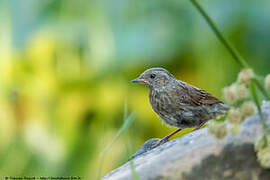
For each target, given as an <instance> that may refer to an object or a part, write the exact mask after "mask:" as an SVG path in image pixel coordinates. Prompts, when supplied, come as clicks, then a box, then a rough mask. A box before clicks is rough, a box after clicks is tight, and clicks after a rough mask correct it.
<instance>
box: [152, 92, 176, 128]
mask: <svg viewBox="0 0 270 180" xmlns="http://www.w3.org/2000/svg"><path fill="white" fill-rule="evenodd" d="M149 100H150V104H151V106H152V109H153V110H154V111H155V112H156V113H157V114H158V115H159V117H160V118H161V119H163V120H164V121H165V123H167V124H169V125H172V126H174V125H175V123H174V122H173V121H172V114H173V113H174V111H175V107H174V106H173V103H174V101H173V98H172V97H171V95H170V93H168V92H166V91H155V90H150V94H149Z"/></svg>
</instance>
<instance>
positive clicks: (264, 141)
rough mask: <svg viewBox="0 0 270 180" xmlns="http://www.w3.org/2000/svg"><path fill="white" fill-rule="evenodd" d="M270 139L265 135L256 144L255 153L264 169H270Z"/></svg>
mask: <svg viewBox="0 0 270 180" xmlns="http://www.w3.org/2000/svg"><path fill="white" fill-rule="evenodd" d="M269 140H270V138H269V135H263V136H261V137H260V138H259V139H257V141H256V143H255V151H256V152H257V158H258V161H259V162H260V165H261V166H262V167H263V168H270V146H269V143H270V141H269Z"/></svg>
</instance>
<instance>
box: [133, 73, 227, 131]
mask: <svg viewBox="0 0 270 180" xmlns="http://www.w3.org/2000/svg"><path fill="white" fill-rule="evenodd" d="M133 82H139V83H142V84H146V85H147V86H148V87H149V89H150V93H149V99H150V103H151V106H152V108H153V110H154V111H155V112H156V113H157V114H158V116H159V117H160V118H161V119H162V120H163V121H164V122H165V123H166V124H168V125H171V126H175V127H178V128H181V129H184V128H194V127H200V126H201V125H202V124H204V123H205V122H207V121H208V120H210V119H214V118H216V117H217V116H218V115H222V114H224V113H225V112H226V110H227V109H228V106H227V105H225V104H223V102H221V101H220V100H218V99H217V98H215V97H214V96H212V95H211V94H209V93H207V92H206V91H204V90H201V89H198V88H196V87H194V86H192V85H189V84H187V83H185V82H182V81H180V80H177V79H175V78H174V76H173V75H172V74H170V73H169V72H168V71H167V70H165V69H163V68H151V69H148V70H146V71H145V72H143V73H142V74H141V75H140V77H139V78H137V79H135V80H133Z"/></svg>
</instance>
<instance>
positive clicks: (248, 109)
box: [241, 101, 255, 117]
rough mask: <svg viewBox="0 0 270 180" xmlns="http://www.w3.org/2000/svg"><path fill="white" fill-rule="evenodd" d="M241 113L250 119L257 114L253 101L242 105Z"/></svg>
mask: <svg viewBox="0 0 270 180" xmlns="http://www.w3.org/2000/svg"><path fill="white" fill-rule="evenodd" d="M241 112H242V114H243V116H245V117H249V116H252V115H254V114H255V104H254V103H253V102H252V101H247V102H244V103H243V104H242V105H241Z"/></svg>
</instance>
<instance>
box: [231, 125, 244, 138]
mask: <svg viewBox="0 0 270 180" xmlns="http://www.w3.org/2000/svg"><path fill="white" fill-rule="evenodd" d="M241 130H242V129H241V126H240V125H239V124H231V125H230V127H229V131H230V133H231V135H233V136H237V135H238V134H240V132H241Z"/></svg>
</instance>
